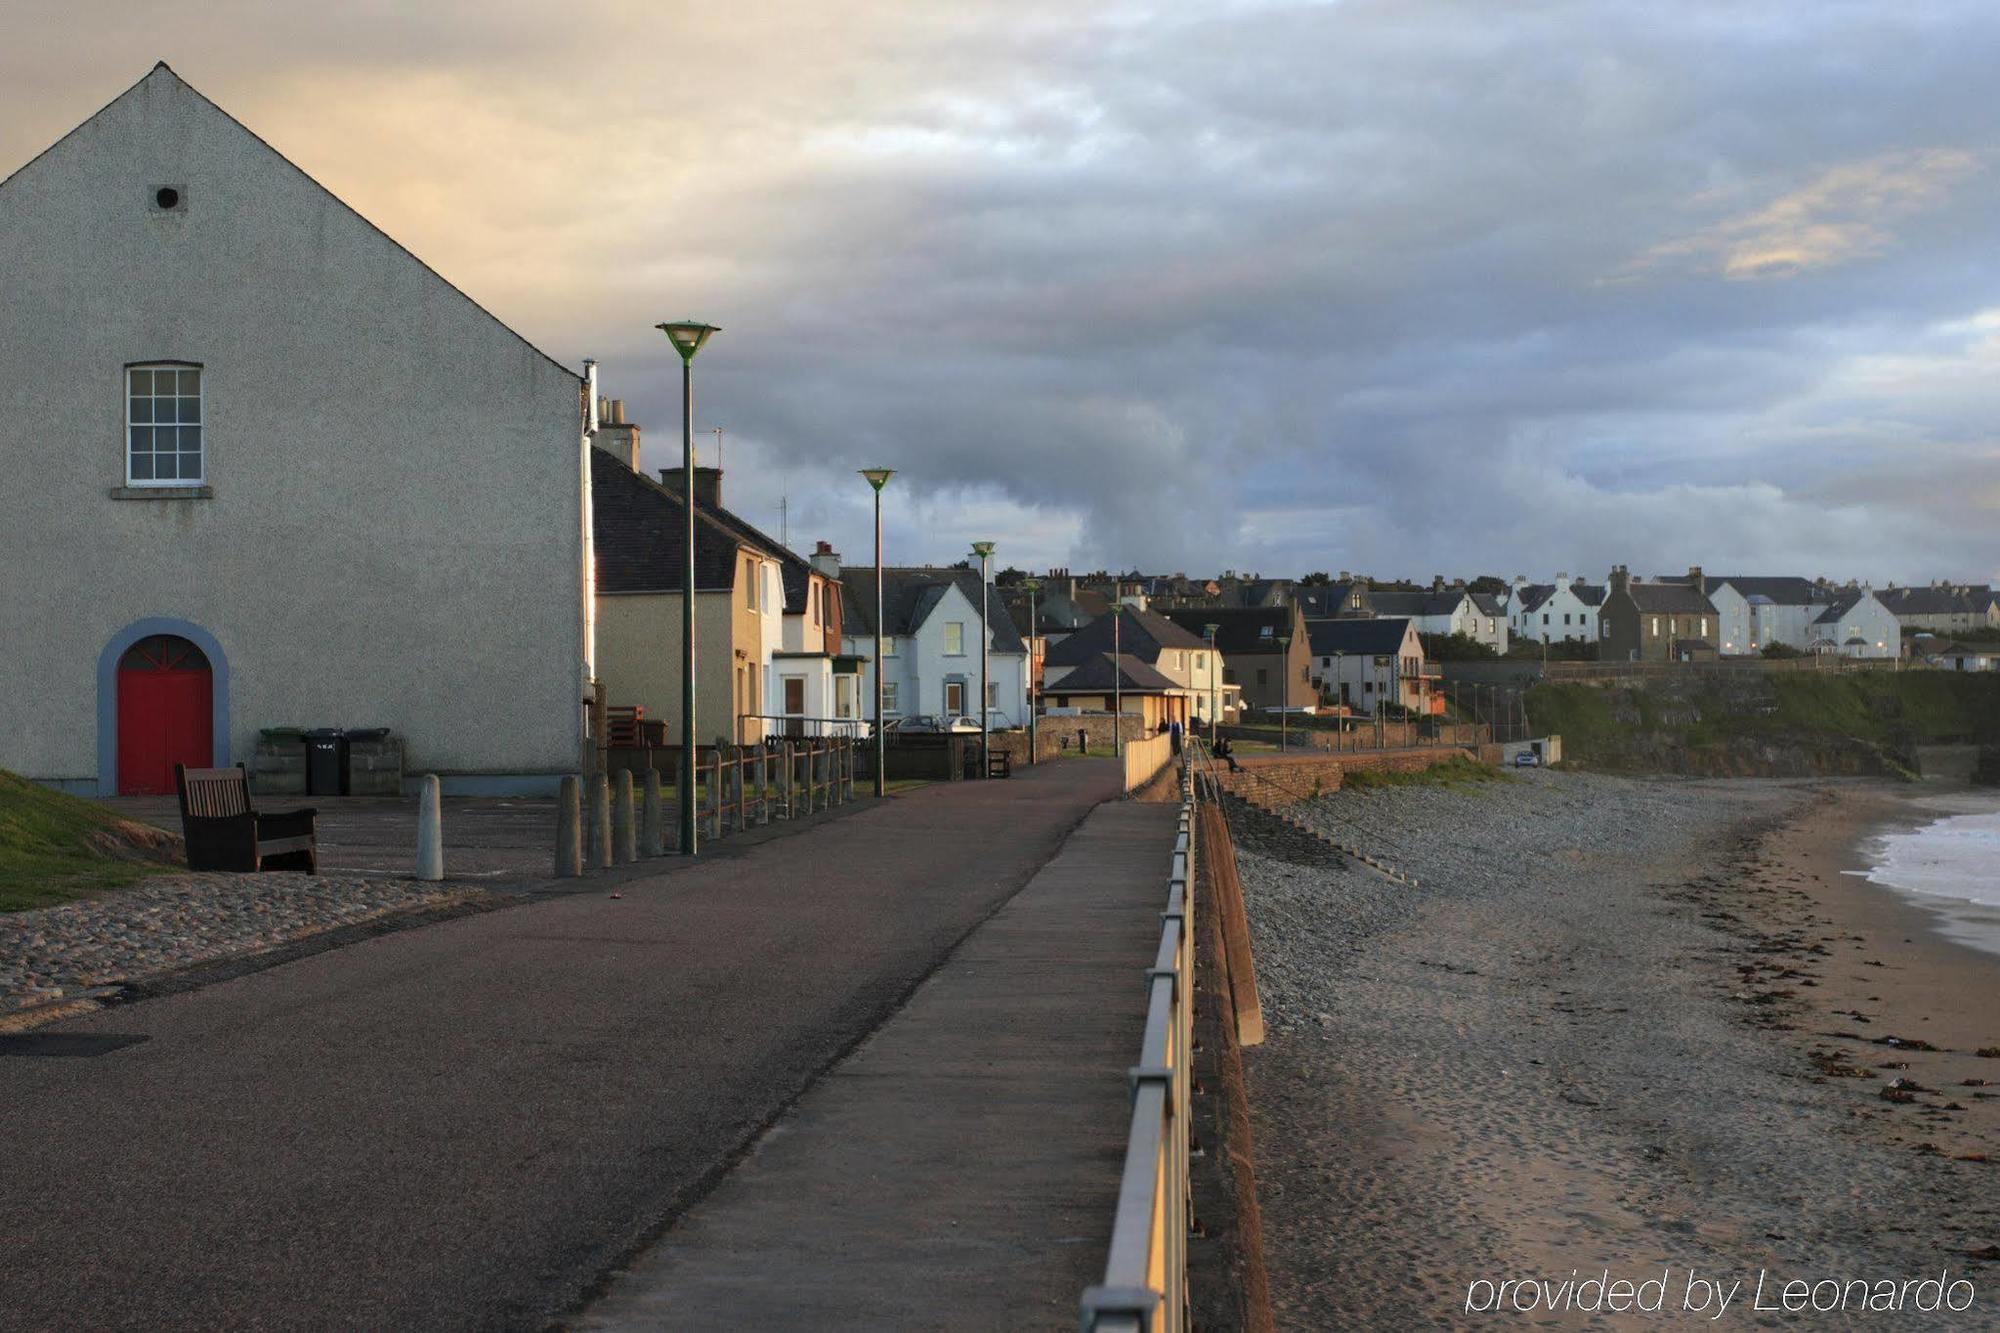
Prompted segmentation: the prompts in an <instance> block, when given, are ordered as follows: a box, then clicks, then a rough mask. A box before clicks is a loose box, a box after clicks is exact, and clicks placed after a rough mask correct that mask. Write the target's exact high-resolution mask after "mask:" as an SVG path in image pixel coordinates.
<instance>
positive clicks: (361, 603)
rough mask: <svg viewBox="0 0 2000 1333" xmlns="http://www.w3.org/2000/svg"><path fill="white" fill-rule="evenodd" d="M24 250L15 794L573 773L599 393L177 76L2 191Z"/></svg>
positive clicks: (0, 705) (7, 752) (9, 566)
mask: <svg viewBox="0 0 2000 1333" xmlns="http://www.w3.org/2000/svg"><path fill="white" fill-rule="evenodd" d="M383 148H384V149H385V150H389V151H393V149H394V145H393V144H384V145H383ZM0 256H4V265H5V274H6V277H5V281H4V298H0V386H4V387H0V455H4V457H5V458H6V460H7V480H6V484H5V485H4V486H0V570H4V571H5V577H4V580H0V637H3V638H4V639H5V642H6V643H7V646H8V647H7V652H8V667H7V681H8V688H7V689H6V690H4V691H0V767H4V768H8V769H11V770H14V771H16V772H19V773H21V774H23V775H24V776H27V777H30V778H34V779H36V780H39V781H42V782H46V783H50V784H53V785H57V786H61V787H64V788H67V789H71V790H76V791H81V792H86V793H101V794H111V793H117V792H132V793H144V792H162V791H171V790H172V784H173V766H174V764H175V763H184V764H188V765H190V766H194V767H200V766H211V765H217V766H219V765H224V764H231V763H235V762H239V761H245V762H247V761H249V760H251V758H252V757H253V751H254V748H255V746H256V744H257V741H258V735H259V731H260V729H263V728H280V727H386V728H389V729H391V730H392V731H394V732H395V733H397V734H398V735H400V736H401V737H402V738H403V742H404V745H405V747H406V771H408V772H411V773H422V772H435V773H438V774H439V775H440V776H441V777H443V778H444V780H445V786H446V790H447V791H489V792H518V791H536V790H551V789H553V787H554V784H555V783H556V782H557V780H558V777H559V775H560V774H562V773H564V772H573V771H575V769H576V767H577V765H578V763H579V760H580V756H581V751H582V745H583V707H582V699H583V692H584V685H585V682H586V680H587V679H588V674H589V671H590V657H591V653H592V646H591V643H590V639H589V629H588V626H589V612H588V598H587V595H586V589H585V563H584V557H583V552H584V542H585V532H584V523H583V515H584V512H585V505H586V503H587V493H586V478H587V475H588V468H587V465H586V462H585V459H586V443H585V435H584V428H585V415H586V413H585V403H586V398H585V394H586V390H585V385H584V381H583V377H582V376H581V375H579V374H578V373H577V372H576V371H573V370H571V369H569V368H568V367H566V366H564V365H561V364H559V363H558V362H556V361H555V360H553V359H552V358H550V357H549V356H547V355H545V354H544V353H543V352H541V351H540V350H538V349H537V348H535V347H534V346H532V345H530V344H529V343H528V342H526V341H525V340H523V339H522V338H521V336H520V335H518V334H516V333H515V332H513V331H512V330H511V329H509V328H507V327H506V326H505V325H503V324H501V323H500V322H499V321H498V320H496V319H495V318H494V317H493V316H492V315H490V314H488V313H487V312H486V311H485V310H483V309H481V308H480V307H479V306H478V305H476V304H474V302H473V301H472V300H471V299H470V298H469V297H467V296H466V295H465V294H464V293H462V292H460V291H459V290H458V289H457V288H455V287H453V286H452V285H451V284H450V283H449V282H448V281H446V280H445V279H444V278H443V277H440V276H439V275H438V274H437V273H436V272H434V271H433V270H432V269H430V268H428V267H426V266H425V265H424V263H423V262H422V261H421V260H419V259H417V258H416V257H415V256H414V255H412V254H411V253H410V252H409V251H407V250H405V249H403V248H402V247H401V246H399V245H397V244H396V242H395V241H393V240H391V239H390V238H389V237H387V236H385V235H383V234H382V232H380V231H379V230H377V229H376V228H375V227H374V226H372V225H371V224H370V223H369V222H368V220H367V219H365V218H363V217H361V216H360V215H359V214H357V213H355V212H354V211H353V210H352V209H351V208H349V207H348V206H347V205H345V204H343V203H342V202H341V201H340V200H339V199H337V198H335V197H334V196H333V195H332V194H331V193H329V192H328V191H327V190H326V189H325V188H324V187H323V186H321V185H320V184H319V183H317V182H316V181H314V180H313V179H312V178H311V177H309V176H307V175H306V174H305V172H303V171H301V170H300V169H299V168H298V167H296V166H294V165H293V164H292V163H291V162H289V161H287V160H286V159H285V158H283V157H282V156H280V155H279V154H278V152H277V151H276V150H274V149H273V148H272V147H271V146H270V145H268V144H266V143H264V142H263V141H262V140H260V139H259V138H258V137H257V136H256V135H255V134H253V133H251V132H250V131H249V130H248V129H246V128H244V126H242V125H241V124H239V123H238V122H237V121H235V120H233V119H231V118H230V117H229V116H228V115H227V114H226V113H224V112H223V111H222V110H221V109H219V108H218V107H216V106H215V104H214V103H212V102H210V101H209V100H208V99H207V98H205V97H203V96H202V95H201V94H200V93H198V92H196V91H195V90H194V89H193V88H191V87H189V86H188V85H187V84H186V83H184V82H183V81H182V80H181V79H180V78H179V77H178V76H176V75H175V74H174V72H173V71H172V70H170V69H168V68H167V67H166V66H165V65H164V64H162V65H158V66H155V67H154V68H153V70H152V71H151V72H150V73H148V74H147V75H146V76H145V77H144V78H142V79H141V80H140V81H139V82H138V83H137V84H135V85H133V86H132V87H131V88H130V89H128V90H127V91H126V92H125V93H124V94H123V95H121V96H120V97H118V98H117V99H116V100H114V101H113V102H112V103H111V104H110V105H108V106H106V107H105V108H104V109H103V110H101V111H99V112H98V113H97V114H96V115H94V116H92V117H91V118H90V119H89V120H87V121H85V122H84V123H83V124H82V125H80V126H78V127H77V128H76V129H75V130H73V131H72V132H71V133H69V134H68V135H65V136H64V137H63V138H62V139H61V140H59V141H58V142H57V143H56V144H54V145H53V146H52V147H50V148H49V149H47V150H46V151H45V152H43V153H42V154H41V155H39V156H38V157H36V158H34V159H33V160H32V161H30V162H28V163H27V164H25V165H23V166H21V167H20V168H19V169H18V170H16V171H15V172H14V173H13V174H12V175H10V176H8V177H6V179H5V180H4V182H0Z"/></svg>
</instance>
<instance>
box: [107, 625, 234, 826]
mask: <svg viewBox="0 0 2000 1333" xmlns="http://www.w3.org/2000/svg"><path fill="white" fill-rule="evenodd" d="M213 690H214V671H213V668H211V667H210V665H209V661H208V657H207V655H206V654H204V653H203V652H202V650H201V649H200V648H198V647H196V646H195V645H194V644H193V643H191V642H190V641H188V640H187V639H183V638H181V637H180V636H179V635H175V634H152V635H148V636H147V637H145V638H143V639H140V640H139V641H138V642H137V643H135V644H133V645H132V646H131V647H130V648H127V649H126V650H125V652H124V654H123V656H121V657H120V658H119V659H118V794H119V795H120V796H161V795H165V794H167V793H170V792H172V791H173V790H174V765H175V764H186V765H187V766H188V767H189V768H207V767H209V766H210V764H211V763H212V762H213V760H214V754H215V751H214V735H215V706H214V693H213Z"/></svg>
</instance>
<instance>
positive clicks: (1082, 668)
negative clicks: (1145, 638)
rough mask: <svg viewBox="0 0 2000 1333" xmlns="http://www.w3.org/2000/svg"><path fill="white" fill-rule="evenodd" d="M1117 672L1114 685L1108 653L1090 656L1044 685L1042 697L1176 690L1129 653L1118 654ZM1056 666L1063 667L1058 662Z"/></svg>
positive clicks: (1163, 677)
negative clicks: (1099, 692)
mask: <svg viewBox="0 0 2000 1333" xmlns="http://www.w3.org/2000/svg"><path fill="white" fill-rule="evenodd" d="M1116 661H1117V664H1118V670H1117V672H1116V683H1115V684H1114V683H1113V682H1114V673H1113V671H1112V662H1113V658H1112V655H1111V654H1110V653H1093V654H1092V655H1091V656H1090V657H1089V658H1087V659H1085V660H1084V661H1082V662H1079V663H1077V664H1076V666H1075V668H1074V669H1073V670H1071V671H1070V672H1068V673H1067V674H1065V675H1064V676H1063V678H1062V679H1061V680H1058V681H1056V682H1055V683H1053V684H1049V685H1044V686H1043V687H1042V692H1043V693H1044V694H1065V693H1072V694H1081V693H1083V692H1085V691H1095V690H1112V689H1116V690H1124V691H1127V692H1130V693H1134V694H1158V693H1162V692H1164V691H1167V690H1172V689H1177V688H1179V687H1178V686H1176V685H1175V684H1174V683H1173V681H1171V680H1169V679H1167V678H1166V677H1165V676H1163V675H1161V674H1160V673H1159V672H1158V671H1155V670H1154V669H1153V668H1152V667H1151V666H1148V665H1147V664H1146V663H1145V662H1144V661H1143V660H1141V659H1140V658H1137V657H1134V656H1133V655H1132V654H1131V653H1120V654H1118V656H1117V658H1116ZM1056 665H1062V664H1061V663H1057V664H1056Z"/></svg>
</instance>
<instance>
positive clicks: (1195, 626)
mask: <svg viewBox="0 0 2000 1333" xmlns="http://www.w3.org/2000/svg"><path fill="white" fill-rule="evenodd" d="M1296 614H1297V613H1296V611H1294V609H1293V608H1292V607H1289V606H1268V607H1265V606H1260V607H1214V608H1209V607H1190V608H1188V609H1187V610H1183V611H1169V612H1167V613H1166V618H1167V619H1168V620H1171V621H1172V622H1173V623H1174V625H1175V626H1176V627H1177V628H1178V629H1180V630H1181V631H1182V632H1183V633H1185V634H1187V635H1188V636H1190V637H1191V638H1192V639H1193V641H1194V643H1195V644H1196V645H1198V646H1201V647H1206V646H1207V641H1206V640H1204V639H1203V638H1202V634H1203V633H1204V631H1205V629H1206V627H1207V626H1209V625H1214V626H1215V627H1216V629H1215V646H1216V647H1217V648H1218V649H1220V650H1221V651H1222V655H1223V656H1224V657H1229V656H1231V655H1232V654H1236V655H1241V654H1249V655H1252V656H1255V655H1258V654H1264V653H1276V652H1277V651H1278V645H1277V643H1276V642H1275V640H1276V637H1277V636H1278V635H1280V634H1290V633H1292V632H1294V624H1293V618H1294V616H1295V615H1296ZM1266 630H1268V631H1269V633H1268V634H1267V633H1266V632H1265V631H1266Z"/></svg>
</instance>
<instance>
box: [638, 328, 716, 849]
mask: <svg viewBox="0 0 2000 1333" xmlns="http://www.w3.org/2000/svg"><path fill="white" fill-rule="evenodd" d="M654 327H655V328H657V329H659V331H660V332H662V333H664V334H666V335H667V339H668V340H669V341H670V342H672V343H673V345H674V350H675V351H676V352H679V353H680V354H681V507H682V508H683V509H684V510H686V511H687V549H686V550H684V551H682V552H681V557H682V558H681V771H680V775H679V778H678V782H679V786H680V790H679V792H678V793H677V795H678V796H679V798H680V799H679V800H678V801H676V802H675V804H676V805H678V806H679V807H680V811H679V813H680V825H681V855H682V856H693V855H694V854H695V832H694V775H695V753H694V738H695V716H694V354H695V353H696V352H699V351H700V350H701V347H702V344H703V343H705V342H707V341H708V340H709V339H710V338H712V337H714V336H715V335H716V334H717V333H719V332H721V330H720V329H718V328H716V327H715V325H713V324H701V323H697V322H696V321H694V320H683V321H681V322H680V323H678V324H656V325H654Z"/></svg>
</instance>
